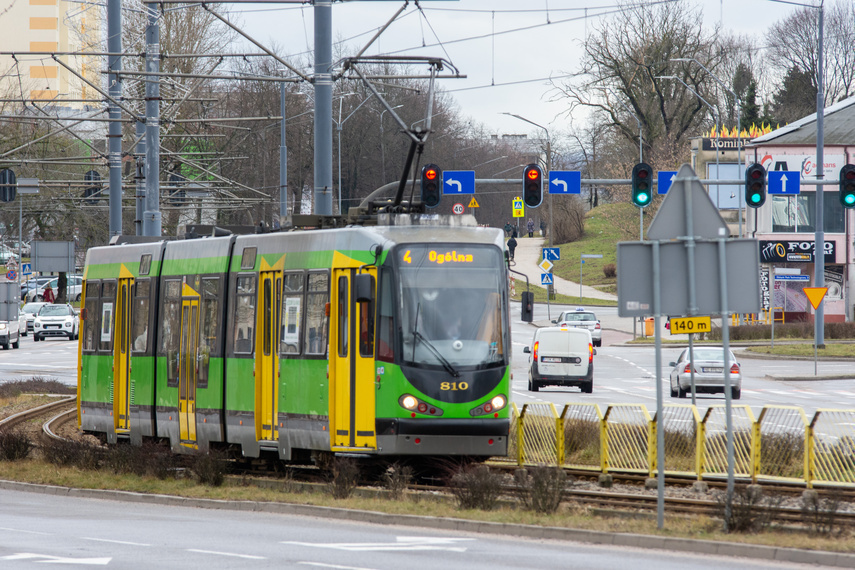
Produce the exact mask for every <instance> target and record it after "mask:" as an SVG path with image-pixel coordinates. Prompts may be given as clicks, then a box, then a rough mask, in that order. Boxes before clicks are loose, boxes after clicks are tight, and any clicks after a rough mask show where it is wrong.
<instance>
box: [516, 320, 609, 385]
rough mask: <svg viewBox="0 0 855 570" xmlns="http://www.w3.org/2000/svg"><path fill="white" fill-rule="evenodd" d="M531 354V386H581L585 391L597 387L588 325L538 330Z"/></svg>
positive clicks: (528, 350) (527, 351)
mask: <svg viewBox="0 0 855 570" xmlns="http://www.w3.org/2000/svg"><path fill="white" fill-rule="evenodd" d="M523 352H525V353H527V354H528V355H529V357H528V361H529V368H528V389H529V391H531V392H537V391H538V390H539V389H540V388H541V386H578V387H579V388H581V390H582V392H584V393H586V394H590V393H591V392H593V391H594V355H595V354H596V353H597V352H596V351H595V350H594V345H593V343H592V341H591V333H590V332H589V331H588V330H587V329H582V328H574V327H544V328H540V329H537V330H536V331H535V332H534V338H533V339H532V344H531V347H528V346H527V347H525V348H524V349H523Z"/></svg>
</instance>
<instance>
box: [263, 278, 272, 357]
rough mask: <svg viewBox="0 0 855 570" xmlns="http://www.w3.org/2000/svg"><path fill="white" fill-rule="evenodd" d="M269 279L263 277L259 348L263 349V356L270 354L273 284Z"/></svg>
mask: <svg viewBox="0 0 855 570" xmlns="http://www.w3.org/2000/svg"><path fill="white" fill-rule="evenodd" d="M271 281H272V279H263V283H264V285H263V287H264V301H263V303H262V307H261V310H262V311H263V313H262V314H263V318H264V321H263V323H264V324H263V325H262V328H261V344H262V347H261V349H262V351H264V356H270V351H271V349H272V347H271V346H270V345H271V344H272V340H273V339H272V338H271V334H270V327H271V326H272V324H271V321H272V320H273V284H272V283H271Z"/></svg>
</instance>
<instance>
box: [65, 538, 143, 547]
mask: <svg viewBox="0 0 855 570" xmlns="http://www.w3.org/2000/svg"><path fill="white" fill-rule="evenodd" d="M80 538H81V540H94V541H95V542H109V543H111V544H127V545H128V546H151V545H150V544H143V543H142V542H128V541H127V540H110V539H109V538H94V537H91V536H81V537H80Z"/></svg>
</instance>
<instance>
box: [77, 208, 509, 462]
mask: <svg viewBox="0 0 855 570" xmlns="http://www.w3.org/2000/svg"><path fill="white" fill-rule="evenodd" d="M507 271H508V269H507V261H506V258H505V255H504V244H503V240H502V232H501V231H500V230H498V229H488V228H478V227H449V226H429V225H404V226H394V225H390V226H369V227H361V226H355V227H347V228H338V229H329V230H324V229H320V230H309V231H284V232H276V233H266V234H250V235H229V236H225V237H209V238H200V239H186V240H174V241H157V242H150V243H123V244H120V245H110V246H105V247H98V248H93V249H90V250H89V251H88V253H87V257H86V268H85V275H84V296H83V309H82V325H81V331H82V334H81V343H80V369H79V379H78V405H79V410H78V422H79V425H80V427H81V428H82V429H83V430H84V431H85V432H87V433H91V434H94V435H96V436H98V437H100V438H101V439H102V440H104V441H107V442H116V441H118V440H120V439H129V440H130V441H131V442H132V443H136V444H140V443H142V442H143V441H145V440H162V441H168V442H169V444H170V446H171V448H172V449H173V450H175V451H179V452H180V451H188V450H196V449H199V450H203V451H204V450H207V449H209V448H210V447H228V448H233V449H239V450H240V452H241V453H242V454H243V456H245V457H259V456H261V455H262V454H268V453H269V454H273V453H276V454H278V457H279V458H280V459H283V460H292V459H294V460H296V459H302V458H305V457H306V456H307V455H308V454H310V453H312V452H319V451H320V452H336V453H357V454H368V455H383V456H443V455H460V456H471V457H488V456H495V455H505V454H506V453H507V447H508V429H509V425H510V406H509V397H510V388H511V386H510V374H511V372H510V370H511V367H510V355H511V338H510V326H509V314H508V307H509V304H508V302H509V299H508V287H507V283H508V273H507Z"/></svg>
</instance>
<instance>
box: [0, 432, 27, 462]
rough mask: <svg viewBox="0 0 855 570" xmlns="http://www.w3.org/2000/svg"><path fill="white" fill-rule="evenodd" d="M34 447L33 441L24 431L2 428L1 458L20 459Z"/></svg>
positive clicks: (0, 436) (8, 459)
mask: <svg viewBox="0 0 855 570" xmlns="http://www.w3.org/2000/svg"><path fill="white" fill-rule="evenodd" d="M32 449H33V442H32V441H30V437H29V436H28V435H27V434H26V433H25V432H23V431H19V430H0V459H5V460H6V461H19V460H21V459H25V458H26V457H27V456H28V455H29V454H30V451H31V450H32Z"/></svg>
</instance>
